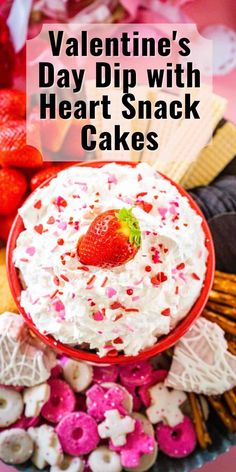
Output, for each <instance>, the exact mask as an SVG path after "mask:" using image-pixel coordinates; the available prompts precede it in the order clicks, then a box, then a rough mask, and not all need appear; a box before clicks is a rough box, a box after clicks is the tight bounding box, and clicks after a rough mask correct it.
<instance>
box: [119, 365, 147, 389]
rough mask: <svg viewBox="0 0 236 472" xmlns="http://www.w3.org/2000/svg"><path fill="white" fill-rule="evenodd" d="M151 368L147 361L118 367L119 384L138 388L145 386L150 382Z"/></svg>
mask: <svg viewBox="0 0 236 472" xmlns="http://www.w3.org/2000/svg"><path fill="white" fill-rule="evenodd" d="M152 370H153V368H152V366H151V364H150V362H148V361H141V362H132V363H131V364H127V365H125V366H121V367H120V379H121V383H122V384H123V385H124V386H126V385H132V386H136V387H139V386H141V385H146V384H147V383H148V382H150V380H151V376H152Z"/></svg>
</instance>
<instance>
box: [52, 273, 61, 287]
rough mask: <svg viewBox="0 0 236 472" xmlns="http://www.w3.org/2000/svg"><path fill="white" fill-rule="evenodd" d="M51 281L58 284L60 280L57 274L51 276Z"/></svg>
mask: <svg viewBox="0 0 236 472" xmlns="http://www.w3.org/2000/svg"><path fill="white" fill-rule="evenodd" d="M53 282H54V284H55V285H57V286H58V285H60V280H59V278H58V277H57V275H55V277H54V278H53Z"/></svg>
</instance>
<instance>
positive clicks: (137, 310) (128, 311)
mask: <svg viewBox="0 0 236 472" xmlns="http://www.w3.org/2000/svg"><path fill="white" fill-rule="evenodd" d="M125 311H126V313H132V311H133V312H134V313H138V312H139V309H138V308H125Z"/></svg>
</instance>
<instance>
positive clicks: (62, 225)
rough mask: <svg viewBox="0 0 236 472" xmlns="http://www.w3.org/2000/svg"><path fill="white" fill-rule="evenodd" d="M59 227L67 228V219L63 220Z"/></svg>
mask: <svg viewBox="0 0 236 472" xmlns="http://www.w3.org/2000/svg"><path fill="white" fill-rule="evenodd" d="M57 227H58V228H60V229H62V230H63V231H64V230H65V229H66V228H67V223H66V222H65V221H61V222H60V223H59V225H57Z"/></svg>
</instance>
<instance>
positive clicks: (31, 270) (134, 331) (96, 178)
mask: <svg viewBox="0 0 236 472" xmlns="http://www.w3.org/2000/svg"><path fill="white" fill-rule="evenodd" d="M19 213H20V216H21V218H22V220H23V224H24V228H25V229H24V230H23V231H22V232H21V233H20V234H19V236H18V239H17V243H16V248H15V250H14V253H13V261H14V265H15V267H16V268H17V269H18V270H19V274H20V279H21V283H22V287H23V289H22V291H21V298H20V304H21V306H22V308H23V309H24V310H25V312H26V313H27V315H28V316H30V317H31V319H32V321H33V323H34V324H35V326H36V328H37V329H38V331H39V332H40V333H43V334H50V335H52V336H53V337H54V338H55V339H56V340H59V341H60V342H62V343H64V344H67V345H71V346H80V347H81V346H82V347H85V348H87V349H90V350H96V352H97V354H98V355H99V356H100V357H101V356H105V355H107V354H108V353H109V352H110V351H112V350H114V349H115V350H116V351H118V352H121V353H122V352H123V353H124V354H125V355H137V354H138V353H139V352H140V351H142V350H143V349H145V348H147V347H150V346H152V345H154V344H155V343H156V341H157V339H158V338H159V337H160V336H162V335H165V334H168V333H169V332H170V331H171V330H172V329H173V328H174V327H175V326H176V324H177V323H178V322H179V321H180V320H181V319H183V318H184V317H186V315H187V314H188V312H189V310H190V309H191V307H192V306H193V305H194V303H195V302H196V300H197V299H198V297H199V296H200V293H201V290H202V287H203V284H204V279H205V274H206V265H207V258H208V250H207V248H206V241H205V239H206V236H205V233H204V231H203V228H202V218H201V216H200V215H199V214H197V212H196V211H195V210H194V209H193V208H192V207H191V205H190V203H189V200H188V198H186V197H185V196H183V195H182V194H181V193H180V192H179V190H178V189H177V188H176V186H175V185H173V184H172V183H171V182H170V181H169V180H167V179H166V178H165V177H163V176H161V175H160V174H158V173H157V172H155V171H154V170H153V169H152V168H151V167H150V166H149V165H147V164H138V165H136V166H132V167H131V166H129V165H118V164H115V163H111V164H105V165H103V166H102V167H101V168H93V167H89V166H87V167H86V166H84V167H83V166H75V167H71V168H68V169H66V170H64V171H62V172H60V173H59V174H58V175H57V177H55V178H53V179H52V180H51V181H50V182H49V184H48V185H46V186H44V187H42V188H39V189H37V190H36V191H35V192H34V193H33V194H32V196H31V197H29V199H28V200H27V201H26V203H25V204H24V205H23V207H22V208H21V209H20V211H19Z"/></svg>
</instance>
